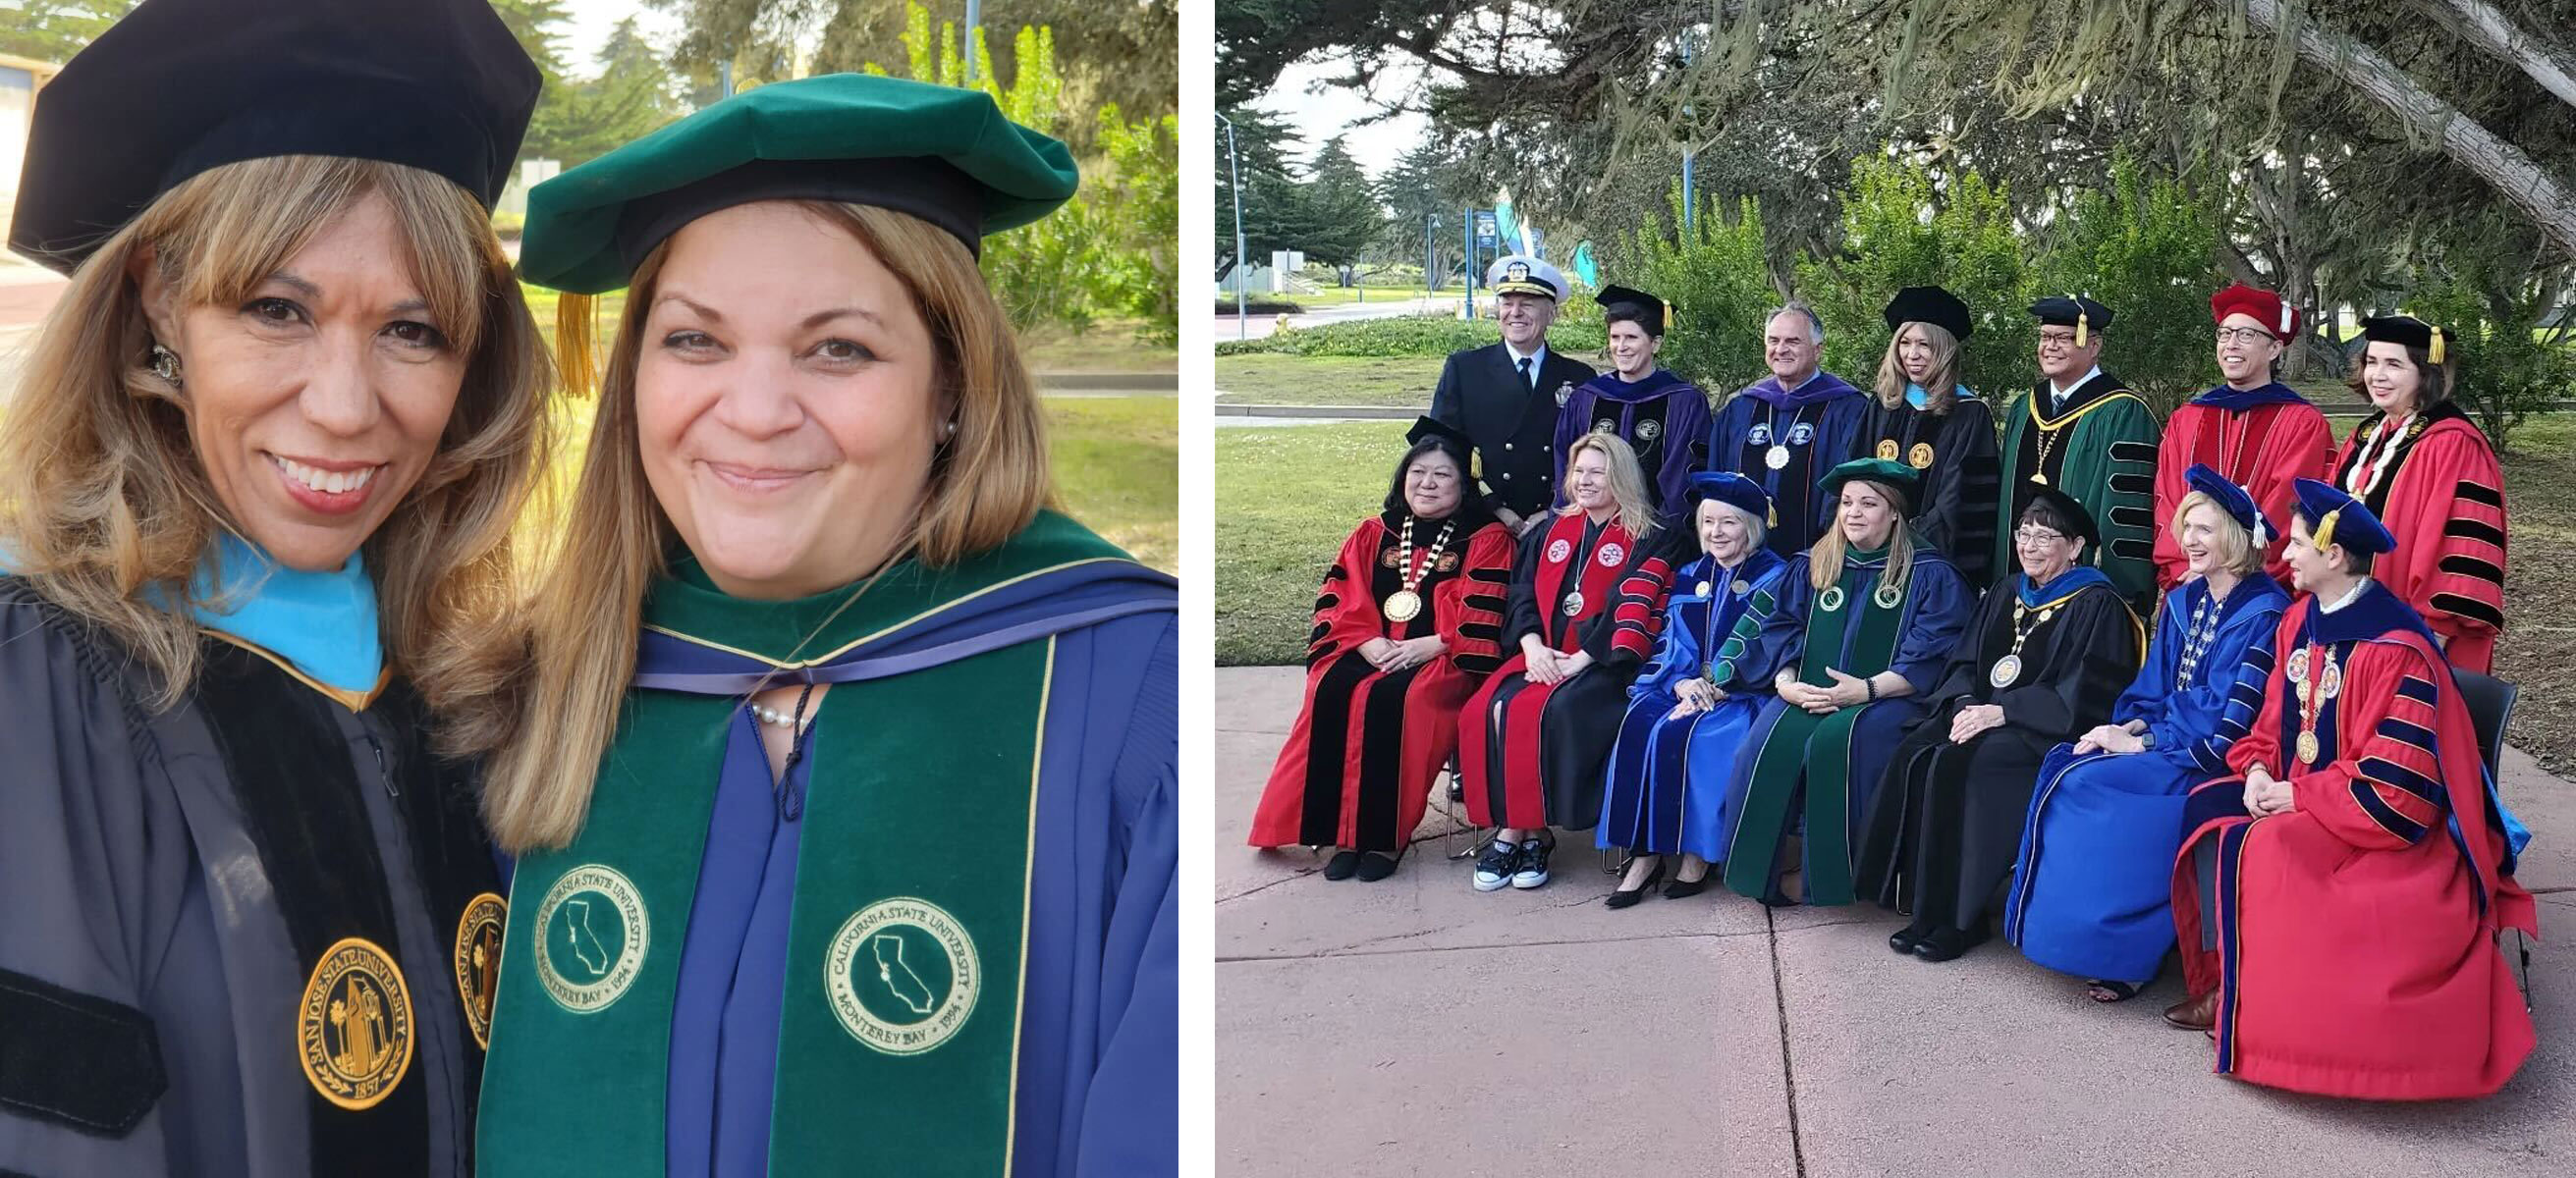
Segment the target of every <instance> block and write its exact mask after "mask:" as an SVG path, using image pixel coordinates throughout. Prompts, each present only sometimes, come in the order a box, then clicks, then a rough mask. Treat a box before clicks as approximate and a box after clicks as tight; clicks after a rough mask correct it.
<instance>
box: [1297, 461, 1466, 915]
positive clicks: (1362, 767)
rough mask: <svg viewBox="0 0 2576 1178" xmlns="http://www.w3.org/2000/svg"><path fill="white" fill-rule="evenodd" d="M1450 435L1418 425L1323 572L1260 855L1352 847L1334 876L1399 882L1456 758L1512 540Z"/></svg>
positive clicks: (1329, 874)
mask: <svg viewBox="0 0 2576 1178" xmlns="http://www.w3.org/2000/svg"><path fill="white" fill-rule="evenodd" d="M1424 420H1425V422H1426V423H1428V422H1429V419H1427V418H1426V419H1424ZM1444 431H1445V427H1440V426H1438V425H1437V423H1429V424H1428V426H1416V427H1415V429H1414V434H1413V436H1414V444H1413V448H1412V449H1410V450H1407V451H1405V453H1404V458H1403V460H1402V461H1400V462H1398V463H1397V464H1396V468H1395V484H1394V486H1392V487H1390V488H1389V489H1388V491H1387V493H1386V506H1385V510H1384V511H1383V512H1382V513H1381V514H1378V515H1375V516H1371V517H1370V518H1368V519H1365V520H1361V521H1360V526H1359V527H1357V528H1355V529H1353V530H1352V532H1351V535H1350V538H1349V539H1348V540H1345V541H1343V543H1342V551H1341V554H1340V555H1339V556H1338V557H1336V558H1335V559H1334V561H1333V565H1332V567H1331V568H1330V569H1327V570H1326V571H1325V573H1324V587H1323V590H1322V592H1321V593H1320V594H1319V595H1318V596H1317V597H1316V600H1315V632H1314V635H1313V638H1312V641H1311V643H1310V645H1309V648H1308V650H1307V654H1306V703H1305V706H1304V707H1303V708H1301V709H1299V711H1298V713H1297V722H1296V725H1295V726H1294V727H1292V728H1290V729H1289V732H1288V743H1287V745H1286V746H1284V747H1282V748H1281V749H1280V750H1279V760H1278V762H1277V763H1276V764H1275V765H1274V766H1272V768H1271V771H1270V784H1269V786H1268V788H1266V789H1264V790H1263V791H1262V794H1261V805H1260V808H1259V809H1257V810H1256V811H1254V813H1253V817H1252V834H1251V837H1250V838H1249V839H1248V840H1246V841H1248V842H1250V843H1251V844H1252V845H1253V846H1256V847H1282V846H1290V845H1295V844H1305V845H1308V846H1318V847H1326V846H1329V847H1340V848H1342V850H1341V851H1340V852H1339V853H1337V854H1335V855H1334V856H1333V858H1332V859H1331V860H1330V861H1328V862H1327V863H1326V864H1325V867H1324V878H1326V879H1330V880H1341V879H1348V878H1350V877H1352V876H1354V875H1357V876H1358V877H1359V878H1360V879H1362V880H1364V881H1375V880H1381V879H1384V878H1386V877H1387V876H1388V875H1391V874H1393V873H1394V871H1395V866H1396V864H1397V862H1399V861H1400V860H1401V859H1402V858H1403V854H1404V848H1405V847H1406V846H1407V845H1409V844H1410V843H1411V841H1412V838H1413V830H1414V828H1415V827H1416V826H1419V825H1420V824H1421V822H1422V811H1423V807H1424V805H1425V802H1426V800H1427V799H1428V797H1429V795H1430V791H1431V784H1432V781H1433V779H1434V778H1436V777H1438V776H1439V774H1440V769H1441V766H1442V765H1443V764H1445V763H1447V761H1448V760H1449V758H1450V757H1451V756H1452V755H1454V754H1455V753H1456V752H1457V748H1458V708H1459V706H1460V705H1462V704H1464V703H1465V702H1466V701H1467V696H1468V695H1469V694H1470V693H1472V692H1473V691H1475V689H1476V684H1477V683H1478V682H1480V681H1481V680H1483V679H1484V677H1485V676H1486V675H1487V674H1488V673H1489V672H1491V671H1492V670H1493V669H1494V665H1495V664H1496V663H1497V662H1498V661H1500V659H1499V651H1500V647H1499V646H1498V641H1499V637H1500V633H1501V625H1502V611H1503V604H1504V598H1503V594H1504V589H1505V585H1506V583H1507V582H1508V580H1509V579H1510V577H1511V568H1512V534H1511V530H1510V529H1509V528H1506V527H1504V526H1503V525H1502V524H1501V523H1499V522H1497V521H1496V520H1495V519H1494V516H1493V513H1492V511H1490V510H1489V509H1488V508H1487V507H1486V506H1485V502H1484V499H1483V497H1482V496H1478V495H1473V494H1469V493H1467V491H1466V487H1467V482H1468V479H1467V477H1466V475H1467V468H1468V463H1469V462H1470V461H1471V460H1470V459H1469V458H1468V456H1467V447H1466V444H1465V443H1464V442H1463V441H1460V440H1459V439H1458V438H1456V437H1455V436H1454V435H1451V434H1449V433H1446V432H1444Z"/></svg>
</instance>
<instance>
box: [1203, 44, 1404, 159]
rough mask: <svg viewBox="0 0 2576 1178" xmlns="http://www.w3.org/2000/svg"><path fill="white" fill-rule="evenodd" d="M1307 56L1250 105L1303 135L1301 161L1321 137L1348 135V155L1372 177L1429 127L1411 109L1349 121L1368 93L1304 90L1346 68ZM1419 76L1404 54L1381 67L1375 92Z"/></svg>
mask: <svg viewBox="0 0 2576 1178" xmlns="http://www.w3.org/2000/svg"><path fill="white" fill-rule="evenodd" d="M1311 58H1312V55H1309V57H1307V58H1300V59H1298V61H1297V62H1296V63H1295V64H1293V65H1290V66H1289V67H1288V68H1287V69H1285V70H1283V71H1281V72H1280V74H1279V81H1278V83H1277V84H1276V85H1273V86H1272V87H1271V88H1270V91H1269V93H1267V94H1264V95H1262V97H1261V98H1260V99H1259V101H1257V102H1256V103H1255V104H1254V105H1256V106H1259V107H1261V108H1262V109H1263V110H1268V111H1273V112H1276V113H1278V114H1280V115H1282V116H1284V117H1285V118H1286V120H1287V122H1288V124H1289V125H1290V126H1292V127H1295V128H1296V129H1297V131H1298V132H1299V133H1300V134H1302V135H1304V136H1305V137H1306V142H1305V144H1304V147H1303V152H1304V154H1303V155H1302V156H1300V157H1299V158H1300V159H1301V160H1303V159H1309V158H1312V157H1313V155H1314V152H1315V149H1316V148H1319V147H1322V146H1323V145H1324V141H1325V140H1327V139H1330V138H1332V137H1333V136H1335V135H1341V134H1347V136H1348V138H1347V140H1346V142H1347V143H1348V144H1349V146H1350V150H1351V158H1353V159H1356V160H1358V161H1359V165H1360V170H1361V171H1364V172H1367V173H1368V174H1369V178H1370V179H1376V178H1377V175H1378V173H1380V172H1383V171H1385V170H1386V169H1387V168H1389V167H1392V166H1394V164H1395V161H1396V160H1397V158H1399V157H1401V156H1402V155H1403V154H1404V153H1405V152H1408V151H1411V150H1413V148H1414V146H1415V145H1416V144H1418V143H1420V142H1421V141H1422V133H1423V131H1424V130H1425V129H1427V128H1428V127H1429V126H1430V120H1429V119H1426V118H1424V117H1423V116H1422V115H1421V114H1419V113H1416V112H1411V111H1408V112H1406V113H1404V114H1401V115H1397V116H1396V117H1394V118H1391V119H1388V120H1386V121H1384V122H1379V123H1372V124H1369V125H1368V126H1365V127H1353V126H1351V123H1352V122H1353V121H1354V120H1357V119H1358V118H1360V116H1362V115H1365V114H1367V113H1369V110H1370V109H1371V108H1370V104H1369V100H1368V98H1367V97H1365V96H1364V95H1362V94H1361V93H1360V92H1359V91H1356V90H1348V89H1344V88H1342V87H1339V86H1327V87H1323V88H1322V89H1321V91H1320V92H1317V93H1309V91H1310V90H1313V89H1315V83H1317V82H1319V81H1321V80H1322V79H1324V78H1328V77H1334V76H1336V75H1338V74H1340V73H1342V72H1344V71H1345V69H1346V68H1347V67H1346V66H1344V65H1342V64H1340V63H1317V62H1315V61H1313V60H1312V59H1311ZM1421 78H1422V67H1421V66H1420V65H1419V64H1416V63H1414V62H1413V61H1411V60H1410V59H1403V60H1401V61H1400V62H1398V63H1393V64H1389V65H1388V66H1387V68H1386V69H1385V70H1384V71H1382V72H1380V74H1379V75H1378V85H1379V87H1380V91H1379V92H1380V93H1382V94H1384V95H1386V96H1387V97H1390V98H1392V97H1396V96H1398V95H1401V94H1402V93H1403V91H1404V89H1405V88H1407V87H1410V86H1412V85H1414V84H1416V83H1418V82H1419V81H1420V80H1421ZM1220 146H1222V145H1220Z"/></svg>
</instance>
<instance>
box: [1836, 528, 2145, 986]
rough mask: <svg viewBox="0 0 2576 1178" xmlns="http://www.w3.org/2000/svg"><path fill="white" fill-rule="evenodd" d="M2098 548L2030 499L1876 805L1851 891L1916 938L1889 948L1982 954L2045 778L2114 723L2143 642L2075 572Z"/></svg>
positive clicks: (2095, 584) (2097, 577)
mask: <svg viewBox="0 0 2576 1178" xmlns="http://www.w3.org/2000/svg"><path fill="white" fill-rule="evenodd" d="M2098 535H2099V532H2098V531H2097V530H2096V529H2095V527H2094V524H2093V520H2092V517H2091V516H2090V515H2088V514H2087V513H2086V512H2085V510H2084V507H2083V505H2082V504H2079V503H2077V502H2076V501H2075V500H2074V499H2073V498H2072V497H2070V496H2068V495H2066V494H2065V493H2063V492H2060V491H2057V490H2055V489H2052V488H2045V487H2042V488H2035V489H2034V492H2033V494H2032V495H2031V496H2030V497H2029V502H2028V505H2027V506H2025V507H2023V508H2022V511H2021V523H2020V526H2019V528H2018V529H2017V530H2016V531H2015V532H2014V534H2013V543H2014V548H2015V550H2016V552H2017V554H2018V558H2019V560H2020V562H2021V567H2022V571H2021V573H2020V574H2019V575H2018V576H2015V577H2012V578H2011V579H2009V580H2007V581H2005V582H2004V583H2002V584H2000V585H1997V586H1995V587H1994V588H1993V589H1991V590H1989V591H1988V592H1987V593H1986V599H1985V604H1984V606H1983V607H1982V608H1981V609H1979V610H1978V612H1977V617H1976V619H1975V621H1974V622H1973V623H1971V625H1970V626H1969V629H1968V632H1967V634H1965V635H1964V636H1962V637H1961V639H1960V641H1959V645H1958V646H1957V647H1956V648H1955V649H1954V650H1953V651H1952V654H1951V657H1950V663H1949V667H1948V669H1947V670H1946V671H1945V672H1944V673H1943V675H1942V679H1941V684H1940V686H1939V687H1937V688H1935V689H1934V690H1933V692H1932V694H1931V696H1930V699H1929V705H1930V707H1929V710H1928V711H1927V712H1926V713H1925V714H1924V717H1923V719H1922V720H1921V721H1920V722H1918V723H1917V724H1916V726H1915V727H1914V729H1913V730H1912V731H1911V732H1909V733H1907V735H1906V737H1905V739H1904V741H1903V742H1901V743H1900V744H1898V745H1897V747H1896V755H1895V757H1894V758H1893V759H1892V760H1891V761H1890V762H1889V763H1888V768H1887V778H1886V780H1885V781H1884V782H1882V783H1881V785H1880V786H1879V790H1878V794H1877V796H1876V797H1875V798H1874V799H1873V800H1872V802H1871V808H1870V813H1869V817H1868V824H1867V827H1866V830H1865V832H1864V833H1863V835H1862V840H1861V850H1860V857H1859V858H1860V886H1861V888H1862V890H1863V891H1864V892H1865V893H1867V894H1871V895H1874V896H1875V897H1876V898H1877V900H1878V902H1879V903H1880V904H1881V905H1883V906H1885V907H1888V908H1893V909H1895V910H1897V911H1899V912H1910V913H1911V914H1912V915H1913V917H1914V920H1913V923H1911V924H1908V925H1907V926H1905V927H1904V928H1903V929H1900V930H1898V931H1897V932H1896V934H1895V935H1893V936H1890V937H1889V938H1888V939H1887V943H1888V945H1889V947H1890V948H1893V949H1895V950H1896V951H1897V952H1899V953H1911V954H1913V955H1915V956H1917V957H1920V958H1922V959H1923V960H1925V961H1948V960H1950V959H1951V958H1954V957H1957V956H1958V955H1960V954H1961V953H1965V952H1967V951H1968V950H1969V949H1971V948H1974V947H1975V946H1976V945H1977V944H1979V943H1980V942H1982V941H1984V940H1985V939H1986V918H1987V915H1988V914H1989V912H1991V911H1992V909H1993V908H1994V901H1995V899H1996V897H1997V896H1998V894H1999V893H2000V892H2001V891H2002V890H2003V886H2004V883H2005V881H2006V880H2007V878H2009V877H2010V876H2011V874H2012V866H2013V860H2014V859H2015V858H2016V857H2017V856H2018V854H2019V853H2020V850H2021V828H2022V819H2023V818H2024V816H2026V815H2027V814H2028V813H2029V810H2030V795H2031V791H2032V790H2033V789H2034V788H2035V787H2036V785H2037V782H2038V776H2039V763H2040V761H2042V760H2043V759H2045V758H2046V757H2047V756H2048V750H2050V749H2052V748H2055V747H2056V746H2057V745H2059V744H2060V743H2063V742H2065V741H2070V740H2073V739H2075V738H2076V737H2077V736H2079V735H2081V734H2082V733H2084V732H2086V731H2088V730H2090V729H2091V728H2092V727H2094V726H2095V725H2097V724H2100V723H2102V722H2104V721H2105V720H2107V719H2108V718H2109V717H2110V715H2111V705H2112V704H2113V703H2114V702H2115V701H2117V700H2118V699H2119V698H2120V693H2121V691H2122V690H2124V689H2125V688H2126V687H2127V686H2128V684H2129V680H2130V679H2132V678H2134V677H2136V675H2137V671H2138V660H2139V659H2140V657H2142V655H2143V653H2144V651H2145V648H2146V635H2145V632H2144V630H2143V629H2141V628H2140V626H2139V624H2138V619H2137V615H2136V614H2133V613H2131V612H2130V611H2129V607H2128V604H2127V603H2126V602H2125V601H2123V600H2122V599H2121V597H2120V593H2119V590H2118V589H2117V588H2115V587H2114V586H2113V585H2112V584H2111V582H2110V579H2109V578H2107V577H2105V576H2103V575H2102V573H2101V571H2100V570H2099V569H2096V568H2094V567H2092V566H2090V565H2085V564H2078V563H2077V562H2078V561H2080V560H2082V559H2083V558H2084V556H2085V555H2087V550H2088V549H2091V548H2093V547H2094V540H2095V538H2096V537H2097V536H2098Z"/></svg>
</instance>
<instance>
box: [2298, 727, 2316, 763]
mask: <svg viewBox="0 0 2576 1178" xmlns="http://www.w3.org/2000/svg"><path fill="white" fill-rule="evenodd" d="M2317 752H2318V750H2317V734H2316V733H2314V732H2301V733H2300V734H2299V763H2300V764H2302V765H2314V764H2316V763H2317Z"/></svg>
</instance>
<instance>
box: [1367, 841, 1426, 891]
mask: <svg viewBox="0 0 2576 1178" xmlns="http://www.w3.org/2000/svg"><path fill="white" fill-rule="evenodd" d="M1412 849H1413V848H1412V846H1411V845H1410V844H1408V845H1406V846H1405V847H1404V848H1403V850H1399V851H1397V852H1396V853H1394V854H1392V855H1389V854H1387V853H1386V852H1384V851H1367V852H1363V853H1362V854H1361V855H1360V866H1359V881H1360V882H1361V883H1376V882H1377V881H1379V880H1382V879H1385V878H1386V877H1388V876H1390V875H1393V874H1395V869H1396V867H1397V866H1398V865H1400V864H1402V863H1403V862H1404V852H1405V851H1409V850H1412Z"/></svg>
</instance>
